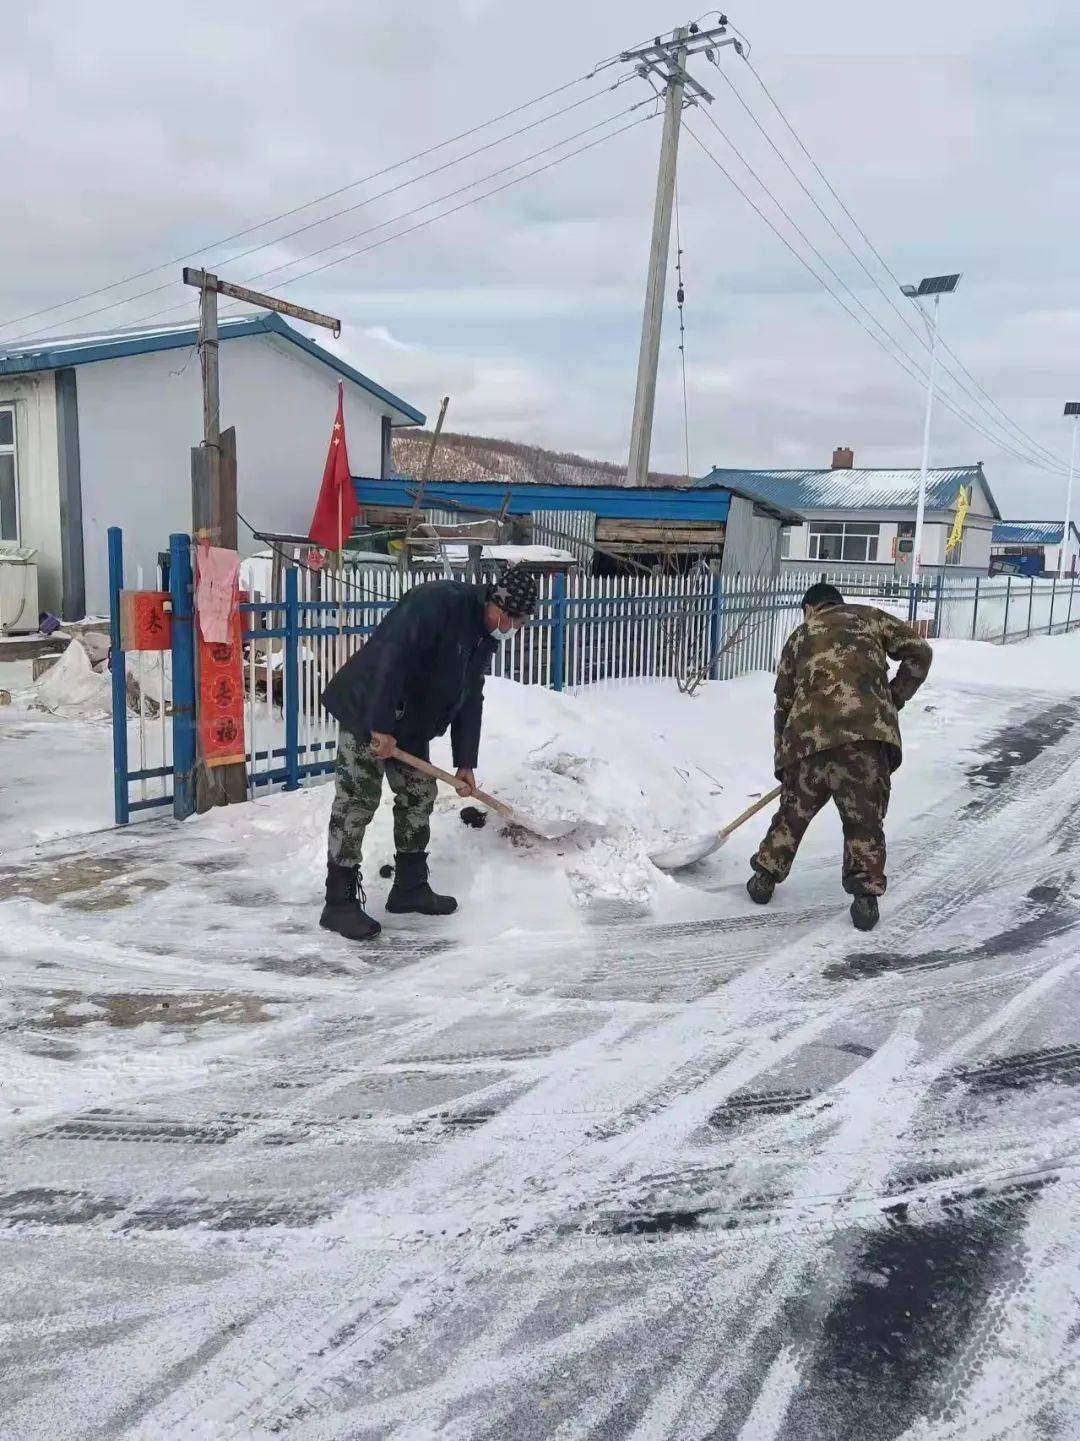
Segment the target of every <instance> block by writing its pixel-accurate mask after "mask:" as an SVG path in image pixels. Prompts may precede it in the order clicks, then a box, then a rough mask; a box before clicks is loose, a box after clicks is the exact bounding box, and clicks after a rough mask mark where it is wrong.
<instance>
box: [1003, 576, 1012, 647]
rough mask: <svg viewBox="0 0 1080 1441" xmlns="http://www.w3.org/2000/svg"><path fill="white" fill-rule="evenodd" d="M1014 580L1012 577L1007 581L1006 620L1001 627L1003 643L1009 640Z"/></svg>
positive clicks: (1007, 578) (1008, 577)
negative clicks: (1010, 608) (1010, 606)
mask: <svg viewBox="0 0 1080 1441" xmlns="http://www.w3.org/2000/svg"><path fill="white" fill-rule="evenodd" d="M1012 580H1013V578H1012V576H1011V575H1010V576H1007V577H1006V580H1005V620H1004V622H1003V624H1002V627H1001V639H1002V640H1003V641H1006V640H1008V639H1009V605H1010V603H1011V601H1012Z"/></svg>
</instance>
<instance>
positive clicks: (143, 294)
mask: <svg viewBox="0 0 1080 1441" xmlns="http://www.w3.org/2000/svg"><path fill="white" fill-rule="evenodd" d="M624 78H625V77H624ZM622 83H623V80H619V81H617V82H616V83H615V84H614V85H609V86H608V87H607V89H606V90H598V91H596V92H594V93H593V94H592V95H587V96H586V97H585V98H584V99H583V100H576V101H574V102H573V103H572V104H570V105H566V106H564V107H563V108H562V109H561V110H556V111H553V112H552V113H551V114H550V115H544V116H541V117H540V119H538V120H533V121H531V122H530V123H529V124H528V125H524V126H522V127H521V128H520V129H518V130H513V131H511V132H510V133H509V134H508V135H503V136H500V137H499V138H497V139H495V140H491V141H489V142H488V143H487V144H486V145H481V146H478V147H477V148H476V149H475V150H470V151H468V152H467V153H466V154H464V155H460V156H458V157H456V158H455V159H453V160H447V161H445V162H444V163H443V164H441V165H436V166H434V167H433V168H432V169H431V170H427V171H425V172H424V173H423V174H422V175H416V176H413V177H412V178H411V179H409V180H402V181H400V182H399V183H398V184H397V185H392V186H390V187H389V188H388V189H386V190H383V191H380V192H379V193H378V194H377V195H370V196H368V197H367V198H366V199H364V200H361V201H358V202H357V203H356V204H355V205H350V206H346V207H345V208H344V209H342V210H336V211H334V212H333V214H331V215H325V216H323V217H322V218H321V219H319V220H313V221H311V222H310V223H309V224H308V225H301V226H299V227H298V228H297V229H296V230H291V231H288V232H286V234H284V235H278V236H275V237H274V238H273V239H272V240H267V241H265V242H263V243H262V244H260V245H253V246H251V247H250V248H249V249H247V250H242V251H240V252H239V253H238V254H236V255H230V256H228V257H225V258H224V259H222V260H221V261H219V262H217V263H218V264H223V265H233V264H235V263H236V262H237V261H238V260H244V259H246V257H247V256H249V255H256V254H258V252H259V251H260V250H269V249H271V248H272V247H273V246H276V245H281V244H282V243H283V242H284V241H286V240H291V239H292V238H293V237H295V236H297V235H303V234H305V233H306V232H307V231H309V230H315V229H317V228H318V227H319V226H321V225H327V224H329V222H330V221H332V220H337V219H339V218H340V217H341V216H342V215H349V214H351V213H352V212H353V211H355V210H360V209H363V207H364V206H367V205H373V204H374V203H375V202H376V201H378V200H385V199H386V198H387V197H388V196H390V195H396V194H397V193H398V192H399V191H401V190H406V189H408V188H409V187H410V186H412V185H417V184H419V183H420V182H421V181H423V180H429V179H430V178H431V177H432V176H433V175H439V174H441V173H442V172H443V171H444V170H449V169H451V168H452V167H453V166H455V165H460V164H462V163H463V162H464V161H466V160H471V159H472V158H473V157H474V156H477V155H481V154H483V153H484V152H485V151H488V150H493V149H494V148H495V147H496V146H499V145H503V144H505V143H506V142H507V141H509V140H514V139H516V138H517V137H518V136H521V135H525V134H527V133H528V132H529V131H530V130H535V129H537V128H538V127H539V126H541V125H546V124H547V123H548V122H549V121H551V120H557V119H558V118H559V116H561V115H565V114H567V113H568V112H569V111H571V110H577V109H579V108H580V107H581V106H582V105H587V104H589V103H590V102H591V101H593V100H597V99H599V98H600V96H602V95H605V94H608V93H609V92H610V91H612V90H616V89H618V87H619V85H621V84H622ZM610 119H611V117H610V116H609V117H608V120H604V121H600V122H599V123H598V124H597V125H593V126H588V127H586V129H584V130H581V131H578V132H577V134H576V135H571V136H569V137H567V140H565V141H561V142H559V143H560V144H567V143H569V141H570V140H574V139H576V138H577V135H586V134H588V133H589V131H590V130H595V129H599V128H600V125H604V124H607V123H609V121H610ZM554 148H556V147H555V146H547V147H545V149H544V150H540V151H536V152H534V154H533V155H527V156H524V157H522V159H521V160H517V161H513V162H512V163H511V164H510V165H506V166H503V167H502V168H501V169H499V170H495V171H492V172H491V173H490V175H487V176H482V177H481V178H480V179H479V180H475V181H471V182H469V185H463V186H460V187H459V188H458V189H457V190H452V191H450V192H449V195H450V196H453V195H458V194H460V193H461V191H462V190H467V189H469V188H470V186H471V185H479V184H482V183H483V181H484V180H486V179H490V178H491V176H492V175H501V174H503V173H505V171H506V170H509V169H512V168H513V166H514V165H517V164H522V163H524V162H525V161H527V160H531V159H534V158H535V156H536V155H543V154H546V153H547V151H548V150H551V149H554ZM357 183H360V182H357ZM446 198H448V197H447V196H439V197H436V199H434V200H428V201H425V202H424V203H423V204H422V205H419V206H416V207H414V209H413V210H406V211H405V212H403V214H404V215H413V214H416V213H417V211H420V210H423V209H425V208H426V207H427V206H428V205H434V204H437V203H438V202H439V201H440V200H444V199H446ZM402 218H403V217H402V216H401V215H399V216H394V217H392V218H391V219H390V220H384V221H381V222H380V223H379V224H378V225H373V226H369V227H368V229H367V230H362V231H359V232H358V234H359V235H367V234H370V233H371V231H373V230H379V229H381V228H383V227H384V226H386V225H390V224H392V223H393V221H394V220H400V219H402ZM355 239H357V235H349V236H345V237H343V238H342V239H341V240H336V241H334V243H333V245H327V246H324V247H323V249H322V250H316V251H312V252H311V254H313V255H322V254H324V253H325V252H326V251H327V250H331V249H333V248H334V245H345V244H347V243H348V242H349V241H350V240H355ZM299 258H302V259H308V258H309V257H308V256H304V257H299ZM295 263H296V261H295V260H292V261H286V262H284V263H283V264H282V265H279V266H275V267H273V268H272V269H270V270H265V271H263V272H261V274H260V275H258V276H256V277H255V279H260V280H261V279H262V278H263V277H264V276H266V275H273V274H276V272H277V271H278V270H285V269H287V268H288V267H289V266H290V265H292V264H295ZM179 284H180V282H179V281H176V280H166V281H164V282H163V283H162V284H160V285H153V286H150V287H149V288H148V289H146V290H139V291H136V293H135V294H134V295H128V296H125V297H124V299H123V300H111V301H108V302H106V304H104V305H99V306H96V307H95V308H94V309H93V310H83V311H80V312H79V314H78V315H72V316H68V317H66V318H65V319H64V320H63V321H57V322H56V324H57V325H72V324H74V323H75V322H76V321H79V320H88V319H90V318H92V317H93V316H96V315H102V314H104V313H105V312H106V311H109V310H115V309H117V308H119V307H122V306H125V305H132V304H134V302H135V301H137V300H145V299H147V298H148V297H149V296H151V295H160V294H161V293H162V292H163V291H166V290H174V289H175V288H176V287H177V286H178V285H179ZM173 308H175V309H180V308H181V306H180V305H177V306H175V307H173ZM157 313H159V314H163V313H166V312H157ZM35 334H36V333H34V332H27V333H25V334H22V335H16V336H13V337H11V338H10V339H9V340H8V341H7V342H6V343H7V344H9V345H16V344H18V342H19V341H21V340H27V339H31V338H34V336H35Z"/></svg>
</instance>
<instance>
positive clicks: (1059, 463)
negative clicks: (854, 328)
mask: <svg viewBox="0 0 1080 1441" xmlns="http://www.w3.org/2000/svg"><path fill="white" fill-rule="evenodd" d="M736 33H738V32H736ZM738 53H739V55H740V57H741V59H742V60H743V62H744V63H745V65H746V67H747V69H748V70H749V71H750V73H751V75H753V77H754V79H755V80H756V81H757V83H758V85H759V86H760V87H761V90H762V91H763V93H764V95H765V97H766V99H767V100H768V102H769V104H770V105H771V106H772V108H773V109H774V110H775V111H776V113H777V115H778V116H779V117H780V119H781V121H782V122H783V124H784V126H785V127H786V129H787V130H788V132H789V133H790V135H791V136H792V138H793V139H794V140H795V143H796V144H797V145H798V147H799V149H800V150H801V151H802V153H803V154H804V155H805V156H806V159H807V160H808V161H809V163H810V164H811V166H812V167H813V169H814V171H815V173H816V174H817V175H818V177H819V178H820V179H821V181H822V183H823V184H824V185H825V187H826V189H827V190H828V191H829V194H830V195H831V196H832V198H833V200H834V201H835V202H836V204H837V205H838V206H839V207H840V209H841V210H842V211H843V213H844V215H845V216H846V217H847V219H848V220H849V221H850V223H851V225H852V226H853V227H854V229H855V230H856V232H857V233H858V235H859V236H860V238H861V239H862V240H863V242H864V243H865V244H866V245H867V247H868V248H869V250H870V252H871V253H872V254H873V256H874V258H875V259H876V260H877V262H878V264H879V265H880V266H881V268H882V269H883V270H884V272H885V273H886V275H888V277H889V279H890V280H891V281H892V282H893V284H894V285H895V286H896V288H897V291H899V290H900V289H901V283H900V280H899V279H898V278H897V276H896V274H895V272H894V271H893V269H892V267H891V266H890V265H889V263H888V261H887V260H886V259H885V257H884V256H883V255H882V253H881V251H880V250H879V249H878V247H877V246H876V245H875V244H874V242H873V241H872V240H871V238H870V236H869V235H868V234H867V232H866V230H865V229H864V228H863V226H862V225H860V224H859V222H858V220H856V218H855V216H854V215H853V214H852V212H851V210H850V209H849V207H848V206H847V205H846V204H845V203H844V201H843V199H842V198H841V197H840V195H839V193H838V192H837V190H836V188H835V186H834V185H833V184H832V182H831V181H830V180H829V177H828V176H827V175H826V174H825V172H824V171H823V170H822V168H821V166H820V165H819V164H818V162H817V161H816V160H815V158H814V156H813V155H812V154H811V152H810V151H809V149H808V148H807V146H806V145H805V143H804V142H803V139H802V137H801V136H800V135H799V133H798V131H797V130H796V129H795V127H794V125H793V124H792V123H791V121H790V120H789V119H788V117H787V115H786V114H785V113H784V111H783V110H782V109H781V107H780V104H779V102H778V101H777V100H776V98H775V97H774V95H773V93H772V91H771V90H770V89H769V87H768V86H767V85H766V83H765V81H764V80H763V79H762V78H761V75H760V74H759V73H758V71H757V69H756V68H755V66H754V65H753V64H752V62H751V60H750V56H749V46H745V45H744V47H743V48H742V49H740V50H739V52H738ZM717 69H718V70H719V69H720V67H719V66H717ZM720 74H721V76H722V78H723V79H724V81H725V83H726V84H727V85H728V87H729V88H730V89H731V91H732V92H733V94H734V95H735V96H736V98H737V99H738V100H739V103H740V104H741V105H742V106H743V107H744V109H746V111H747V113H748V114H749V115H750V117H751V119H752V120H753V121H754V124H755V125H757V127H758V129H759V130H761V133H762V134H763V135H764V136H765V138H766V140H767V141H768V143H769V144H770V145H771V146H772V148H773V149H774V150H775V151H776V153H777V155H778V156H779V157H780V159H781V161H782V162H783V164H784V165H785V166H786V167H787V169H788V170H789V171H790V172H791V174H792V175H793V176H794V178H795V180H796V182H797V183H798V184H799V186H800V188H802V189H803V190H804V191H805V193H806V194H807V195H808V196H809V197H810V199H811V201H812V203H813V204H814V205H815V207H816V208H817V209H818V210H819V211H820V213H821V214H822V215H823V216H824V218H825V219H826V221H827V222H828V224H829V225H830V226H831V227H832V229H833V230H834V232H835V233H836V234H837V235H838V236H839V238H840V239H841V241H842V242H843V244H844V245H845V246H846V247H847V249H848V250H849V251H850V252H851V254H852V255H854V256H855V259H856V260H857V261H858V263H859V265H860V266H862V268H863V270H864V271H865V272H866V274H867V275H868V276H869V278H870V279H871V280H872V281H873V283H874V284H875V285H876V286H877V288H878V290H880V291H881V293H882V294H883V295H884V296H885V298H886V300H888V301H889V304H890V305H891V306H892V308H893V309H894V310H895V311H896V312H897V314H898V315H900V317H901V319H903V321H904V323H905V325H907V326H908V329H909V330H911V331H912V333H913V334H914V335H915V336H916V338H917V339H918V340H919V342H920V344H922V345H924V346H926V347H927V349H929V346H930V342H929V339H928V338H927V337H926V336H925V335H922V334H920V333H919V331H918V330H917V329H916V328H915V327H914V326H912V325H911V324H910V322H909V319H908V317H907V316H906V315H905V313H904V311H903V310H902V309H901V308H900V307H899V306H898V305H897V304H896V303H895V301H894V300H893V298H892V297H891V296H890V295H889V294H888V292H887V291H885V290H884V289H883V287H882V286H881V284H880V282H879V281H878V280H877V279H876V278H875V277H874V276H873V275H872V273H871V272H870V270H869V269H868V268H867V266H866V265H865V263H864V262H863V260H862V259H861V257H860V256H859V255H858V254H857V253H856V252H855V251H854V249H853V248H852V247H851V245H850V244H849V243H848V241H847V239H846V238H845V237H844V236H843V235H842V233H841V232H840V231H839V229H838V228H837V227H836V225H835V224H834V222H833V221H832V219H831V218H830V217H829V216H828V215H827V214H826V212H825V211H824V210H823V209H822V208H821V206H820V205H819V204H818V202H817V200H816V199H815V198H814V196H813V195H812V194H811V192H810V191H809V190H808V189H807V187H806V186H805V185H804V184H803V182H802V180H801V179H800V177H799V176H798V175H797V174H796V172H795V171H794V170H793V169H792V167H791V165H790V164H789V162H788V161H787V158H786V157H785V156H784V155H783V154H782V152H781V151H780V150H779V149H778V147H777V146H776V145H775V143H774V142H773V140H772V139H771V137H770V136H769V135H768V132H767V131H766V130H765V129H764V127H763V126H762V125H761V123H760V122H759V121H758V119H757V117H756V116H755V115H754V113H753V111H752V110H751V108H750V107H749V106H748V105H747V103H746V101H745V99H744V98H743V96H742V95H741V94H740V92H739V91H738V89H737V88H736V87H735V85H734V84H733V83H732V81H731V80H730V79H729V77H728V76H727V75H726V73H724V72H723V71H722V70H720ZM938 346H939V348H940V349H942V350H944V351H945V352H946V354H947V355H949V356H950V358H951V359H952V360H953V362H954V363H955V364H956V366H957V367H958V368H959V370H960V371H961V372H962V373H963V374H964V375H965V376H966V377H967V379H968V380H969V381H970V382H971V384H972V385H973V386H974V387H975V389H976V390H977V391H978V392H979V393H980V394H981V395H982V396H983V397H984V399H985V402H986V403H988V404H989V406H991V407H992V408H993V409H994V410H995V411H996V412H997V414H998V415H999V416H1000V417H1001V421H1003V422H1004V423H1005V425H1006V426H1007V427H1008V428H1009V429H1010V430H1011V431H1012V432H1014V437H1015V439H1014V443H1016V442H1017V441H1018V442H1019V443H1021V444H1022V445H1024V446H1026V447H1030V448H1031V449H1032V450H1034V451H1036V452H1037V453H1039V454H1041V455H1042V456H1044V457H1045V459H1046V460H1047V461H1049V462H1050V463H1051V464H1052V465H1053V467H1054V468H1055V470H1060V471H1061V473H1063V474H1064V472H1065V466H1064V462H1063V460H1062V458H1061V457H1060V456H1058V455H1056V454H1055V453H1054V452H1053V451H1052V450H1050V449H1049V448H1048V447H1047V446H1045V445H1043V444H1042V443H1041V442H1040V441H1038V440H1036V439H1035V437H1034V436H1032V435H1030V434H1029V433H1028V432H1027V431H1025V430H1024V429H1023V427H1022V426H1021V425H1019V424H1018V423H1017V422H1016V421H1015V420H1013V419H1012V417H1011V416H1010V415H1009V414H1008V412H1007V411H1005V410H1004V409H1003V408H1002V406H1001V405H999V404H998V402H997V401H996V400H995V399H994V397H993V396H992V395H991V394H990V392H989V391H988V390H987V389H986V387H985V386H984V385H983V384H982V383H981V382H980V381H979V380H978V379H977V378H976V376H974V375H973V374H972V373H971V371H970V370H969V369H968V367H967V366H966V365H965V364H964V362H963V361H962V360H961V359H960V357H959V356H958V355H957V354H956V352H955V351H954V350H953V349H952V348H951V346H949V345H947V344H946V342H945V341H944V340H942V339H941V338H940V337H939V338H938ZM938 363H939V365H941V366H942V369H943V371H944V372H945V373H946V374H947V375H949V376H950V378H951V379H952V380H953V381H954V383H955V384H957V385H958V386H959V387H960V388H961V389H962V390H963V391H964V392H965V393H966V394H967V395H968V396H969V397H970V398H971V399H972V400H973V401H974V403H975V404H977V405H979V406H980V408H982V409H983V410H984V411H985V410H986V405H985V404H984V403H983V401H980V400H978V399H977V397H975V396H974V395H972V394H971V390H970V389H969V388H968V387H967V386H966V385H964V383H963V381H961V380H960V379H959V377H957V376H956V375H955V374H954V373H953V372H952V370H951V369H950V368H949V367H948V366H947V365H944V364H943V363H942V362H941V361H940V360H939V362H938ZM999 423H1000V422H995V424H999Z"/></svg>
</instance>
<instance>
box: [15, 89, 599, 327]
mask: <svg viewBox="0 0 1080 1441" xmlns="http://www.w3.org/2000/svg"><path fill="white" fill-rule="evenodd" d="M595 73H596V70H595V69H594V70H590V71H587V72H586V73H585V74H584V75H579V76H577V77H576V79H574V80H568V81H566V82H565V84H563V85H556V86H555V87H554V89H552V90H547V91H545V92H544V94H542V95H537V96H535V97H534V98H533V99H532V100H525V101H522V103H521V104H520V105H514V106H512V107H511V109H509V110H504V111H503V112H502V114H501V115H495V116H493V117H492V118H491V119H490V120H484V121H482V122H481V123H480V124H479V125H473V126H471V127H470V128H469V129H468V130H462V131H460V132H459V133H458V134H457V135H452V136H451V137H450V138H449V139H448V140H440V141H439V143H438V144H437V145H429V146H428V147H427V149H425V150H418V151H416V153H415V154H413V155H409V156H406V158H405V159H404V160H395V161H394V163H393V164H392V165H385V166H383V168H382V169H381V170H373V171H372V172H371V174H370V175H365V176H363V177H362V178H361V179H359V180H350V181H349V183H348V184H347V185H341V186H339V187H338V188H337V189H336V190H328V191H326V193H325V194H323V195H317V196H315V198H314V199H312V200H305V201H304V203H303V204H302V205H296V206H293V208H292V209H291V210H283V211H281V212H280V214H278V215H273V216H270V217H269V218H268V219H266V220H260V221H258V222H257V223H256V224H255V225H250V226H248V227H247V229H245V230H237V231H235V232H234V233H233V234H232V235H226V236H225V237H224V238H223V239H221V240H212V241H208V242H207V244H205V245H203V246H200V247H199V249H198V250H190V251H188V252H187V253H186V254H185V255H178V256H175V257H174V258H173V259H172V260H166V261H163V262H162V263H161V264H160V265H152V266H150V267H149V269H147V270H140V271H137V272H135V273H134V274H133V275H128V276H125V277H124V278H123V279H122V280H114V281H113V282H112V283H111V284H109V285H102V286H99V287H98V289H96V290H87V291H84V292H83V293H82V294H81V295H76V296H73V297H71V298H70V299H68V300H58V301H57V302H56V303H55V304H54V305H46V306H43V307H42V308H41V309H40V310H31V311H28V312H27V313H26V314H25V315H20V316H15V317H13V318H12V319H10V320H4V321H0V330H6V329H7V328H8V327H9V326H12V325H21V324H22V322H23V321H24V320H33V319H35V318H36V317H37V316H39V315H48V314H49V312H50V311H53V310H62V309H64V308H65V307H66V306H68V305H78V304H79V303H80V302H81V301H83V300H92V299H93V298H94V296H96V295H104V294H106V293H107V292H108V291H110V290H117V289H119V288H120V286H122V285H131V284H134V282H135V281H136V280H144V279H145V278H146V277H147V276H148V275H154V274H156V273H157V271H159V270H167V269H169V268H170V267H171V266H174V265H181V264H183V262H184V261H185V260H193V259H194V258H195V257H196V256H199V255H205V254H206V253H207V251H210V250H217V249H219V248H220V247H221V246H223V245H231V244H232V242H233V241H234V240H243V239H244V238H245V237H246V236H248V235H254V233H255V232H256V231H257V230H262V229H264V228H265V227H266V226H267V225H276V224H277V223H278V221H280V220H288V219H290V218H291V217H292V216H294V215H299V214H301V212H302V211H304V210H309V209H311V207H312V206H314V205H320V204H322V202H323V201H324V200H334V199H336V197H337V196H339V195H344V194H345V193H346V192H347V191H349V190H355V189H356V187H357V186H359V185H367V184H369V183H370V182H371V181H372V180H378V179H380V178H381V177H382V176H383V175H389V174H390V173H391V172H392V171H394V170H400V169H401V168H402V167H403V166H405V165H411V164H412V163H413V162H414V161H416V160H424V159H426V158H427V156H429V155H434V154H436V153H437V152H438V151H439V150H445V149H446V147H447V146H448V145H456V144H457V142H458V141H459V140H467V139H468V138H469V136H470V135H476V134H478V133H479V132H480V131H481V130H487V129H489V128H490V127H491V126H492V125H498V124H500V123H501V122H502V121H503V120H509V119H510V118H511V117H512V116H514V115H519V114H520V113H521V112H522V111H523V110H529V109H531V108H532V106H534V105H542V104H543V103H544V101H545V100H551V99H552V98H553V97H554V96H556V95H561V94H562V93H563V92H564V91H566V90H571V89H572V88H573V87H574V86H575V85H581V84H582V83H583V82H584V81H586V80H591V79H592V77H593V75H594V74H595ZM599 93H603V92H599ZM560 113H561V112H560ZM537 123H538V124H539V123H542V122H537ZM132 298H136V297H132ZM124 303H125V302H124V301H117V302H116V304H118V305H122V304H124ZM76 318H77V317H76ZM57 323H58V324H67V323H68V322H67V321H59V322H57ZM9 343H13V342H9Z"/></svg>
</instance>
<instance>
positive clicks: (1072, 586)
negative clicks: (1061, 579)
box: [1065, 574, 1076, 631]
mask: <svg viewBox="0 0 1080 1441" xmlns="http://www.w3.org/2000/svg"><path fill="white" fill-rule="evenodd" d="M1075 594H1076V576H1075V574H1074V575H1073V577H1072V581H1071V583H1070V585H1069V614H1068V615H1067V616H1066V617H1065V629H1066V630H1067V631H1069V630H1071V629H1072V608H1073V596H1074V595H1075Z"/></svg>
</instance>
